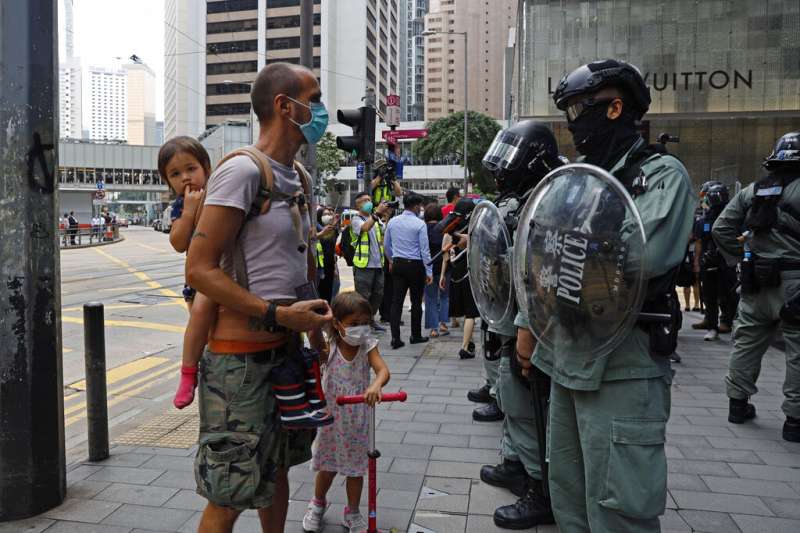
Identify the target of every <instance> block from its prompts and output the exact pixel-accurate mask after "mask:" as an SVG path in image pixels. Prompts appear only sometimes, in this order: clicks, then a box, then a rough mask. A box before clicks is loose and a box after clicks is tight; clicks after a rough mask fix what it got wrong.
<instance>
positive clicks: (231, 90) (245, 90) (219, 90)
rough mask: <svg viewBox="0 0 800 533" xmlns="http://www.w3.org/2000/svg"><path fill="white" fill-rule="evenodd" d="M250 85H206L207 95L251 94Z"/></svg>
mask: <svg viewBox="0 0 800 533" xmlns="http://www.w3.org/2000/svg"><path fill="white" fill-rule="evenodd" d="M249 93H250V84H249V83H209V84H208V85H206V94H207V95H215V94H249Z"/></svg>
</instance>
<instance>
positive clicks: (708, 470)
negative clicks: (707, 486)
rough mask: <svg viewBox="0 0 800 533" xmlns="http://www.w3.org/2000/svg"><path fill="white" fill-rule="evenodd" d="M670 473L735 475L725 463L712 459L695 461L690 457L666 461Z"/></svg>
mask: <svg viewBox="0 0 800 533" xmlns="http://www.w3.org/2000/svg"><path fill="white" fill-rule="evenodd" d="M667 469H668V470H669V472H670V473H672V472H675V473H678V474H707V475H711V476H736V472H734V471H733V470H732V469H731V467H730V466H729V465H728V464H727V463H717V462H713V461H695V460H691V459H672V460H671V461H668V462H667Z"/></svg>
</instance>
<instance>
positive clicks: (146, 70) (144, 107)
mask: <svg viewBox="0 0 800 533" xmlns="http://www.w3.org/2000/svg"><path fill="white" fill-rule="evenodd" d="M133 57H136V56H133ZM124 69H125V72H126V73H127V83H128V91H127V104H126V105H127V121H128V132H127V133H128V136H127V141H128V144H139V145H146V146H152V145H154V144H156V75H155V73H154V72H153V70H152V69H151V68H150V67H148V66H147V65H145V64H144V63H142V62H141V61H139V60H138V58H137V59H136V60H135V61H134V62H133V63H130V64H127V65H125V66H124Z"/></svg>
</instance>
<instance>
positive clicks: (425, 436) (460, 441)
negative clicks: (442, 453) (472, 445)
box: [403, 432, 469, 448]
mask: <svg viewBox="0 0 800 533" xmlns="http://www.w3.org/2000/svg"><path fill="white" fill-rule="evenodd" d="M403 444H422V445H429V446H448V447H452V448H462V447H465V446H469V437H467V436H466V435H445V434H437V433H416V432H414V433H412V432H409V433H406V436H405V438H403Z"/></svg>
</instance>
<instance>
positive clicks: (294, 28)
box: [205, 0, 350, 127]
mask: <svg viewBox="0 0 800 533" xmlns="http://www.w3.org/2000/svg"><path fill="white" fill-rule="evenodd" d="M326 3H331V2H330V0H329V1H328V2H326ZM337 3H350V2H349V0H348V2H337ZM320 7H321V6H320V0H314V15H313V16H314V36H313V46H314V50H313V57H314V59H313V61H314V73H315V74H316V75H317V77H319V65H320V35H321V26H320V20H321V11H320ZM205 42H206V76H205V77H206V91H205V93H206V97H205V101H206V126H207V127H210V126H213V125H215V124H221V123H223V122H225V121H228V120H242V121H249V120H250V88H251V86H252V83H253V81H254V80H255V77H256V74H257V72H258V69H259V68H260V67H261V66H263V65H265V64H267V63H273V62H277V61H286V62H289V63H295V64H299V63H300V0H207V3H206V36H205Z"/></svg>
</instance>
